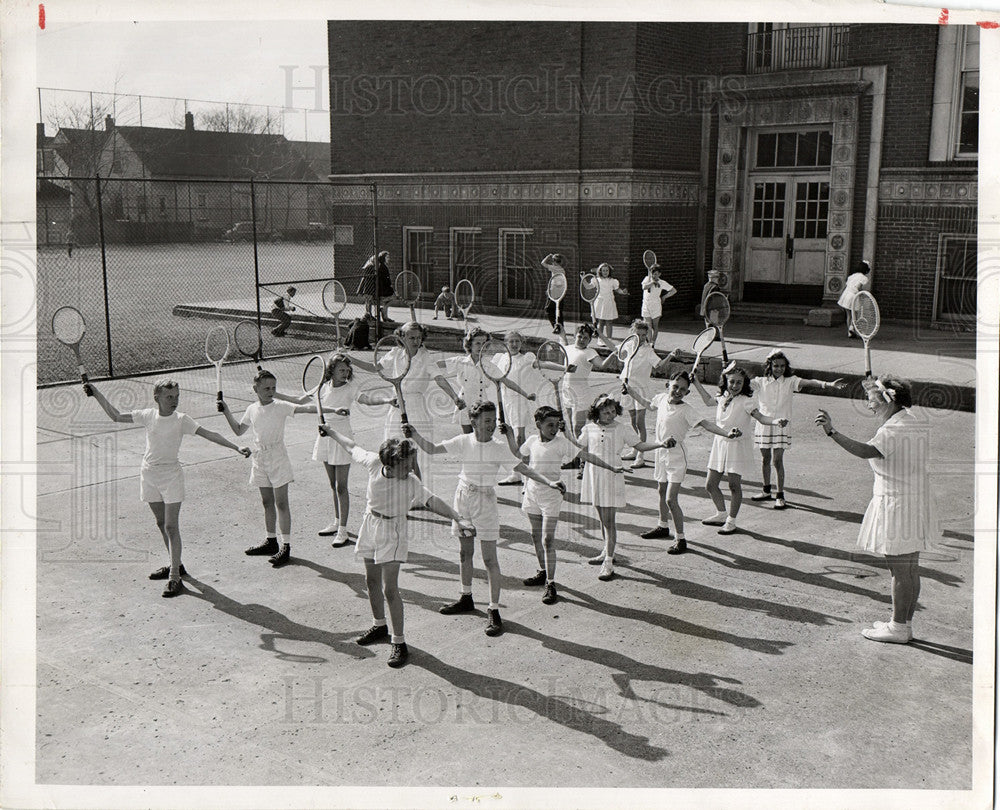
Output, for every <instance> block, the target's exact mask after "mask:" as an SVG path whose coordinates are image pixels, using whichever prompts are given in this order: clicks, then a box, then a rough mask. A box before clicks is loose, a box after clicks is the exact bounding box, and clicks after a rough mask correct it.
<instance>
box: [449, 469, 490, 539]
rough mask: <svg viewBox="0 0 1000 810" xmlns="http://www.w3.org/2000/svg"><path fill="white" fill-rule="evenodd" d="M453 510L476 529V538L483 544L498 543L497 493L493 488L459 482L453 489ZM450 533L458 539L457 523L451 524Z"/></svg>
mask: <svg viewBox="0 0 1000 810" xmlns="http://www.w3.org/2000/svg"><path fill="white" fill-rule="evenodd" d="M453 506H454V509H455V511H456V512H458V514H460V515H461V516H462V517H463V518H465V519H466V520H468V521H469V522H470V523H471V524H472V525H473V526H475V527H476V537H478V538H479V539H480V540H481V541H482V542H484V543H497V542H499V541H500V514H499V512H498V511H497V493H496V490H494V489H493V487H477V486H474V485H473V484H467V483H466V482H465V481H459V482H458V486H457V487H456V489H455V502H454V504H453ZM451 533H452V535H453V536H454V537H458V536H459V534H460V532H459V529H458V524H457V523H454V522H453V523H452V524H451Z"/></svg>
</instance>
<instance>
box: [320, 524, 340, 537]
mask: <svg viewBox="0 0 1000 810" xmlns="http://www.w3.org/2000/svg"><path fill="white" fill-rule="evenodd" d="M339 528H340V524H338V523H330V524H329V525H328V526H327V527H326V528H325V529H320V530H319V536H320V537H332V536H333V535H335V534H336V533H337V530H338V529H339Z"/></svg>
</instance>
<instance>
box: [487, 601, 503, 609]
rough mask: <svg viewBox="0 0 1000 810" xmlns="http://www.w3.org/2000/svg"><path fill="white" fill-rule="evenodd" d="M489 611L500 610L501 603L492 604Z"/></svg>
mask: <svg viewBox="0 0 1000 810" xmlns="http://www.w3.org/2000/svg"><path fill="white" fill-rule="evenodd" d="M489 610H500V603H499V602H490V606H489Z"/></svg>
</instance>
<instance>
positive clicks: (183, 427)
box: [132, 408, 198, 467]
mask: <svg viewBox="0 0 1000 810" xmlns="http://www.w3.org/2000/svg"><path fill="white" fill-rule="evenodd" d="M132 421H133V422H135V424H137V425H142V426H143V427H144V428H146V452H145V453H143V455H142V466H143V467H157V466H161V465H175V464H179V463H180V462H179V461H178V460H177V454H178V453H179V452H180V449H181V440H182V439H183V438H184V437H185V436H190V435H191V434H193V433H194V432H195V431H196V430H198V423H197V422H195V421H194V419H192V418H191V417H190V416H188V415H187V414H186V413H181V412H180V411H174V412H173V413H172V414H170V416H160V409H159V408H142V409H140V410H137V411H132Z"/></svg>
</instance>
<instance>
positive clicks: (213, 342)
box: [205, 326, 229, 363]
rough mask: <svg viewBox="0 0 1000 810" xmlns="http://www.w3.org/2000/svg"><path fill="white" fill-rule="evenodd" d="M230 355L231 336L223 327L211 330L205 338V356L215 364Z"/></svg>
mask: <svg viewBox="0 0 1000 810" xmlns="http://www.w3.org/2000/svg"><path fill="white" fill-rule="evenodd" d="M227 354H229V335H228V334H227V332H226V330H225V329H223V328H222V327H221V326H220V327H218V328H216V329H213V330H211V331H210V332H209V333H208V336H207V337H206V338H205V356H206V357H208V359H209V360H211V361H212V362H213V363H218V362H220V361H222V360H225V359H226V355H227Z"/></svg>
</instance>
